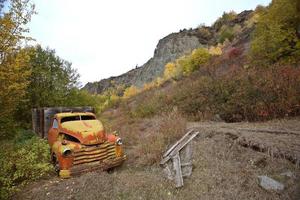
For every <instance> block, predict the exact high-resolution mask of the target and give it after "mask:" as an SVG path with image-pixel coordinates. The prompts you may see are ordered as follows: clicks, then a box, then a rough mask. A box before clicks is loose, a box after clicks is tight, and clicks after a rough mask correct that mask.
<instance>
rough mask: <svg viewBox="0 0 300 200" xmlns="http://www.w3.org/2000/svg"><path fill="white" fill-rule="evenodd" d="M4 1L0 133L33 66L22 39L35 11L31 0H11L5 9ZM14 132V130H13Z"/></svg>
mask: <svg viewBox="0 0 300 200" xmlns="http://www.w3.org/2000/svg"><path fill="white" fill-rule="evenodd" d="M4 3H6V2H5V1H0V83H1V84H0V105H1V106H0V131H1V134H0V136H5V132H4V131H3V130H4V129H6V127H7V126H8V124H9V123H10V122H12V121H11V118H12V115H13V112H14V111H15V109H16V107H17V105H18V104H19V102H21V101H22V99H23V97H24V95H25V88H26V87H27V85H28V81H27V79H28V76H29V75H30V70H29V68H28V67H27V66H28V64H27V62H28V61H29V55H28V53H29V52H28V51H26V50H22V46H21V44H22V42H24V41H26V40H28V39H29V38H27V37H26V36H25V33H26V32H28V30H27V29H26V28H25V26H26V24H27V23H28V22H29V21H30V19H31V15H32V14H34V6H33V5H32V4H30V2H29V0H10V1H9V2H7V5H8V7H7V10H6V12H4V9H3V8H4ZM10 132H11V131H10Z"/></svg>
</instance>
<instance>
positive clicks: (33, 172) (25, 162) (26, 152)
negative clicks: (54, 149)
mask: <svg viewBox="0 0 300 200" xmlns="http://www.w3.org/2000/svg"><path fill="white" fill-rule="evenodd" d="M0 148H1V149H0V158H1V159H0V167H1V171H0V188H1V191H0V199H7V198H8V197H9V196H10V195H11V194H12V193H13V192H15V191H17V190H18V187H19V186H23V185H25V184H27V183H29V182H30V181H34V180H37V179H39V178H41V177H42V176H44V175H45V174H47V173H48V172H49V171H50V170H52V167H51V165H50V162H49V161H50V153H49V146H48V143H47V142H46V141H45V140H43V139H40V138H38V137H37V136H35V135H34V134H33V133H32V132H29V131H19V133H18V134H17V136H16V137H15V138H14V140H9V141H1V146H0Z"/></svg>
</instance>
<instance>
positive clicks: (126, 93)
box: [123, 85, 140, 99]
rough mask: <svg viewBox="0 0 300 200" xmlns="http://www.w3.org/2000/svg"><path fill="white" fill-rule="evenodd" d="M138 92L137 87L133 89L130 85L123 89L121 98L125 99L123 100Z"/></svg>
mask: <svg viewBox="0 0 300 200" xmlns="http://www.w3.org/2000/svg"><path fill="white" fill-rule="evenodd" d="M139 92H140V91H139V89H138V88H137V87H135V86H134V85H132V86H130V87H128V88H126V89H125V91H124V95H123V98H125V99H126V98H130V97H132V96H134V95H137V94H138V93H139Z"/></svg>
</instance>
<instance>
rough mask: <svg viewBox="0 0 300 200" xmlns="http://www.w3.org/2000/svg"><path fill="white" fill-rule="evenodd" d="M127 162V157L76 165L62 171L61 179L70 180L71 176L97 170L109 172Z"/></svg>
mask: <svg viewBox="0 0 300 200" xmlns="http://www.w3.org/2000/svg"><path fill="white" fill-rule="evenodd" d="M125 160H126V155H123V156H121V157H116V158H114V159H106V160H102V161H97V162H91V163H85V164H81V165H75V166H73V167H71V168H70V169H64V170H60V172H59V176H60V177H61V178H69V177H71V176H75V175H79V174H81V173H85V172H90V171H95V170H103V171H105V170H108V169H110V168H113V167H117V166H120V165H122V164H123V162H124V161H125Z"/></svg>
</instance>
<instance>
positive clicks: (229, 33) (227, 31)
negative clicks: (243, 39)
mask: <svg viewBox="0 0 300 200" xmlns="http://www.w3.org/2000/svg"><path fill="white" fill-rule="evenodd" d="M233 38H234V31H233V29H232V28H231V27H229V26H227V25H223V26H222V28H221V30H220V32H219V33H218V42H219V43H223V42H224V41H225V40H226V39H228V40H229V41H230V42H231V41H232V40H233Z"/></svg>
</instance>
